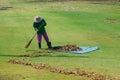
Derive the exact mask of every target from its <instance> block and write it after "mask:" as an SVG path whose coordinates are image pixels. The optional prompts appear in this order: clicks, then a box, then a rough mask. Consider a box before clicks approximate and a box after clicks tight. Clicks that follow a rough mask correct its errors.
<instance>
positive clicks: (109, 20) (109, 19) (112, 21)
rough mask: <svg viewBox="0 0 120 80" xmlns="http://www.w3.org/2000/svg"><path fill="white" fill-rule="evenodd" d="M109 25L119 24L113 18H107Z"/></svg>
mask: <svg viewBox="0 0 120 80" xmlns="http://www.w3.org/2000/svg"><path fill="white" fill-rule="evenodd" d="M105 20H107V21H108V22H109V23H117V22H119V21H118V20H117V19H112V18H105Z"/></svg>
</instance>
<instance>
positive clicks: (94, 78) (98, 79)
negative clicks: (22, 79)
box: [8, 59, 118, 80]
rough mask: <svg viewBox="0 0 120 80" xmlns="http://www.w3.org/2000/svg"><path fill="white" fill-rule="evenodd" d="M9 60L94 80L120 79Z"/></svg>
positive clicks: (13, 60)
mask: <svg viewBox="0 0 120 80" xmlns="http://www.w3.org/2000/svg"><path fill="white" fill-rule="evenodd" d="M8 62H9V63H12V64H21V65H25V66H31V67H33V68H35V69H39V70H40V69H47V70H49V71H50V72H55V73H60V74H65V75H75V76H84V77H88V78H90V79H92V80H118V79H117V78H110V77H108V76H106V75H102V74H97V73H95V72H86V71H79V70H63V69H58V68H54V67H52V66H50V65H49V64H45V63H39V64H33V63H29V62H24V61H20V60H16V59H10V60H9V61H8Z"/></svg>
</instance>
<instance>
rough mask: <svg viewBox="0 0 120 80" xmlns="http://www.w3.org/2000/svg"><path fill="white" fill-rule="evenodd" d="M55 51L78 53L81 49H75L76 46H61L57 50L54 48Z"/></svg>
mask: <svg viewBox="0 0 120 80" xmlns="http://www.w3.org/2000/svg"><path fill="white" fill-rule="evenodd" d="M55 50H56V51H66V52H68V51H80V50H82V48H80V47H77V46H76V45H69V44H67V45H63V46H60V47H58V48H55Z"/></svg>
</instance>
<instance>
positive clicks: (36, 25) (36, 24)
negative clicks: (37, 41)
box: [33, 19, 47, 34]
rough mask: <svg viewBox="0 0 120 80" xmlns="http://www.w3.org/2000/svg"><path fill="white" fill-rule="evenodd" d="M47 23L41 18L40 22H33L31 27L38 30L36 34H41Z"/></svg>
mask: <svg viewBox="0 0 120 80" xmlns="http://www.w3.org/2000/svg"><path fill="white" fill-rule="evenodd" d="M46 25H47V23H46V21H45V20H44V19H42V20H41V21H40V22H34V23H33V27H34V29H35V30H38V32H37V34H43V33H45V32H46V30H45V26H46Z"/></svg>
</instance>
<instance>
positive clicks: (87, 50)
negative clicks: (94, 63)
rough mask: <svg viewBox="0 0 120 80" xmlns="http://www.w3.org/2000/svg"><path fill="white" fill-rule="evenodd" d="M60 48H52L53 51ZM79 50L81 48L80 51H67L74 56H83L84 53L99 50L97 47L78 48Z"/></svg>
mask: <svg viewBox="0 0 120 80" xmlns="http://www.w3.org/2000/svg"><path fill="white" fill-rule="evenodd" d="M58 47H60V46H55V47H53V50H54V49H55V48H58ZM80 48H82V50H78V51H68V52H69V53H74V54H84V53H88V52H91V51H95V50H99V47H98V46H93V47H91V46H80ZM59 52H66V51H59Z"/></svg>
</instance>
